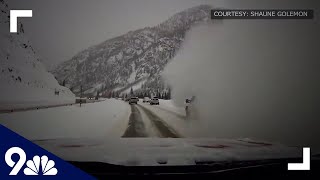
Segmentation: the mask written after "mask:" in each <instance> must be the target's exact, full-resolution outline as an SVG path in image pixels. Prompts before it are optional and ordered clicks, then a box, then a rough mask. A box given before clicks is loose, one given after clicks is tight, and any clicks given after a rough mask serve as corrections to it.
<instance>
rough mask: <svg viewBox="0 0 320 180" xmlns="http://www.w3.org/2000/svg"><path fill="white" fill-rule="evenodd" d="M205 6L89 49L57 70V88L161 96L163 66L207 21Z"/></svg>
mask: <svg viewBox="0 0 320 180" xmlns="http://www.w3.org/2000/svg"><path fill="white" fill-rule="evenodd" d="M210 10H211V6H209V5H200V6H196V7H193V8H190V9H187V10H184V11H182V12H179V13H177V14H175V15H173V16H172V17H170V18H169V19H168V20H166V21H164V22H162V23H160V24H159V25H157V26H155V27H146V28H143V29H138V30H136V31H130V32H128V33H127V34H124V35H122V36H118V37H115V38H112V39H109V40H107V41H104V42H103V43H101V44H98V45H95V46H91V47H89V48H87V49H85V50H83V51H81V52H79V53H78V54H76V55H75V56H74V57H73V58H72V59H70V60H68V61H65V62H63V63H61V64H59V65H58V66H57V68H55V69H54V70H53V71H52V73H53V74H54V75H55V77H56V78H57V80H58V81H59V82H60V84H62V83H63V84H66V86H67V87H69V88H71V89H72V91H73V92H75V93H78V94H79V92H80V86H82V89H83V93H84V94H93V95H94V94H96V93H97V91H98V92H110V91H118V92H124V91H128V89H129V88H130V87H132V86H133V87H134V90H137V89H143V90H147V91H150V92H151V93H153V92H163V91H166V90H167V89H168V87H167V86H166V84H165V83H164V82H163V80H162V79H161V72H162V71H163V69H164V67H165V65H166V64H167V63H168V62H169V61H170V59H172V58H173V57H174V56H175V54H176V53H177V51H178V50H179V49H180V47H181V44H182V42H183V41H184V38H185V34H186V32H187V31H188V30H189V29H190V28H191V26H193V25H195V24H198V23H202V22H206V21H209V20H210Z"/></svg>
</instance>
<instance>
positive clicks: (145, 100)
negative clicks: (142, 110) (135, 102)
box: [142, 97, 150, 103]
mask: <svg viewBox="0 0 320 180" xmlns="http://www.w3.org/2000/svg"><path fill="white" fill-rule="evenodd" d="M142 102H143V103H148V102H150V98H149V97H144V98H143V101H142Z"/></svg>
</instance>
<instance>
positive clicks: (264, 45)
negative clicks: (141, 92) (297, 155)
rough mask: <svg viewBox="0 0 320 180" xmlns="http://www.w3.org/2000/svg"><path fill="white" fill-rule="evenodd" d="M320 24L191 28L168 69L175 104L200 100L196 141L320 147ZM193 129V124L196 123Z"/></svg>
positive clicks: (237, 22)
mask: <svg viewBox="0 0 320 180" xmlns="http://www.w3.org/2000/svg"><path fill="white" fill-rule="evenodd" d="M316 32H319V25H318V24H316V23H314V22H312V21H281V20H279V21H271V20H268V21H265V20H264V21H261V20H260V21H259V20H252V21H242V20H227V21H223V22H221V23H216V24H215V23H214V24H212V25H202V26H198V27H196V28H193V29H192V30H191V31H190V32H189V33H188V34H187V37H186V41H185V43H184V44H183V47H182V49H181V51H179V53H178V54H177V56H176V57H175V58H174V59H173V60H172V61H171V62H170V63H169V64H168V65H167V66H166V68H165V70H164V77H165V78H166V80H167V81H168V82H169V84H170V85H171V86H172V96H173V100H174V102H175V103H176V104H178V105H182V106H183V102H184V100H185V98H186V97H190V96H192V95H195V96H196V99H195V102H194V106H195V107H196V109H197V111H198V112H199V115H198V119H197V120H193V121H196V122H197V123H199V124H201V129H200V131H201V134H199V136H209V137H226V138H230V137H232V138H240V137H246V138H258V139H264V140H270V141H275V142H281V143H285V144H288V145H311V146H317V147H319V139H318V138H319V137H320V136H319V131H318V128H319V119H320V115H319V102H320V101H319V100H320V98H319V92H320V91H319V90H320V88H319V82H320V81H319V80H320V78H319V77H320V73H319V51H316V42H319V36H318V35H317V33H316ZM193 123H195V122H193Z"/></svg>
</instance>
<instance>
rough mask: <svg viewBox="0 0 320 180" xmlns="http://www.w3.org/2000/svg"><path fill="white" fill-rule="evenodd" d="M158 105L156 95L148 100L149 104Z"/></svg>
mask: <svg viewBox="0 0 320 180" xmlns="http://www.w3.org/2000/svg"><path fill="white" fill-rule="evenodd" d="M154 104H155V105H159V98H158V97H153V98H151V100H150V105H154Z"/></svg>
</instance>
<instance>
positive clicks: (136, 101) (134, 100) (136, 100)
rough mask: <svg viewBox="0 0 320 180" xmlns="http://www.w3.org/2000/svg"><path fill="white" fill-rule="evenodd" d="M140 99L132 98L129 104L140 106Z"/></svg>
mask: <svg viewBox="0 0 320 180" xmlns="http://www.w3.org/2000/svg"><path fill="white" fill-rule="evenodd" d="M138 101H139V98H137V97H131V98H130V100H129V104H138Z"/></svg>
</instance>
